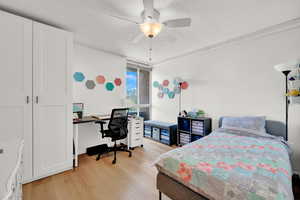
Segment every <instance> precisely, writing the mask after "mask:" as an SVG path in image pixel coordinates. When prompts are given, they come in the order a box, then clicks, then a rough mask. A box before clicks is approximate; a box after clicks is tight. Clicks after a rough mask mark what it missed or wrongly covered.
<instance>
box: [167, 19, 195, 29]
mask: <svg viewBox="0 0 300 200" xmlns="http://www.w3.org/2000/svg"><path fill="white" fill-rule="evenodd" d="M191 23H192V19H191V18H182V19H173V20H168V21H165V22H163V24H164V25H165V26H167V27H170V28H177V27H188V26H191Z"/></svg>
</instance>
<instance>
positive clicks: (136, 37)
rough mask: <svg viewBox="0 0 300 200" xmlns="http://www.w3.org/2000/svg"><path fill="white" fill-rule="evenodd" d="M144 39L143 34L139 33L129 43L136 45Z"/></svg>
mask: <svg viewBox="0 0 300 200" xmlns="http://www.w3.org/2000/svg"><path fill="white" fill-rule="evenodd" d="M144 38H145V35H144V34H143V33H139V34H138V35H136V36H135V37H134V38H133V40H132V41H131V43H133V44H137V43H139V42H140V41H141V40H142V39H144Z"/></svg>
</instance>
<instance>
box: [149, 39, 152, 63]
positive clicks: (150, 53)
mask: <svg viewBox="0 0 300 200" xmlns="http://www.w3.org/2000/svg"><path fill="white" fill-rule="evenodd" d="M149 40H150V48H149V62H150V63H151V62H152V38H149Z"/></svg>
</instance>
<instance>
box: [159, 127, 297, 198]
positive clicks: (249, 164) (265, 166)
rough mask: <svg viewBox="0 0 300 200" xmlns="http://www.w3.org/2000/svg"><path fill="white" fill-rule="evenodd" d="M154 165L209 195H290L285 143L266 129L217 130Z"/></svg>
mask: <svg viewBox="0 0 300 200" xmlns="http://www.w3.org/2000/svg"><path fill="white" fill-rule="evenodd" d="M155 165H156V167H157V168H158V170H159V171H161V172H162V173H164V174H166V175H168V176H170V177H172V178H174V179H175V180H177V181H179V182H181V183H182V184H184V185H186V186H187V187H189V188H191V189H192V190H194V191H195V192H197V193H200V194H201V195H202V196H204V197H207V198H209V199H216V200H226V199H230V200H235V199H236V200H242V199H249V200H250V199H251V200H270V199H276V200H290V199H294V197H293V192H292V185H291V176H292V170H291V165H290V158H289V153H288V146H287V145H286V144H285V143H284V142H283V141H281V140H280V138H278V137H274V136H271V135H267V134H264V135H261V134H255V133H251V132H246V131H241V130H229V129H217V130H216V131H214V132H213V133H211V134H210V135H209V136H207V137H205V138H203V139H201V140H198V141H195V142H193V143H190V144H188V145H186V146H184V147H181V148H177V149H174V150H172V151H170V152H167V153H165V154H163V155H161V156H160V158H159V159H158V160H157V162H155Z"/></svg>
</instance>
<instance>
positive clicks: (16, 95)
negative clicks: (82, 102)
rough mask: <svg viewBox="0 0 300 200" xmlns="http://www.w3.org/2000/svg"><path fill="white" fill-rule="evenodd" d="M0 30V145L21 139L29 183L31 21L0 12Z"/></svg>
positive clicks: (30, 161) (30, 167)
mask: <svg viewBox="0 0 300 200" xmlns="http://www.w3.org/2000/svg"><path fill="white" fill-rule="evenodd" d="M0 27H1V29H0V69H1V71H0V122H1V123H0V141H4V140H8V139H12V138H25V147H24V165H25V174H24V175H25V179H30V178H31V177H32V149H31V148H32V103H31V97H32V21H30V20H26V19H24V18H21V17H18V16H15V15H12V14H9V13H6V12H2V11H0ZM0 165H1V164H0Z"/></svg>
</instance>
